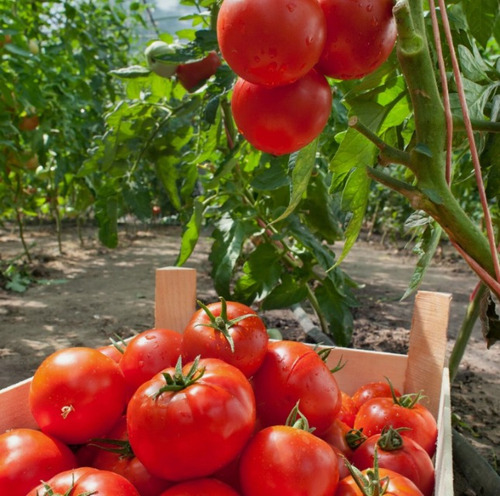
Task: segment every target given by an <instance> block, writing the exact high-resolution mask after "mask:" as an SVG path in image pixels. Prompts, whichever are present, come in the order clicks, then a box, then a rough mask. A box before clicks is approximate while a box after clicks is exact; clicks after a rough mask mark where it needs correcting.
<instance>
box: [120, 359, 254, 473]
mask: <svg viewBox="0 0 500 496" xmlns="http://www.w3.org/2000/svg"><path fill="white" fill-rule="evenodd" d="M254 425H255V398H254V395H253V391H252V386H251V385H250V383H249V381H248V379H247V378H246V377H245V376H244V375H243V373H242V372H241V371H240V370H239V369H237V368H236V367H234V366H233V365H230V364H228V363H226V362H223V361H222V360H219V359H216V358H202V359H200V360H195V361H194V362H192V363H188V364H186V365H185V366H184V367H182V365H181V361H180V360H179V362H178V364H177V365H176V367H175V368H168V369H165V370H164V371H163V372H161V373H159V374H157V375H155V376H154V377H153V378H152V379H151V380H149V381H147V382H146V383H144V384H143V385H142V386H140V387H139V389H138V390H137V391H136V392H135V393H134V395H133V396H132V398H131V399H130V402H129V404H128V409H127V429H128V434H129V440H130V445H131V446H132V450H133V451H134V453H135V454H136V456H137V458H139V460H140V461H141V462H142V463H143V464H144V466H145V467H146V468H147V469H148V471H149V472H151V473H152V474H154V475H157V476H158V477H163V478H165V479H167V480H172V481H181V480H186V479H192V478H197V477H205V476H208V475H211V474H212V473H214V472H215V471H216V470H218V469H220V468H222V467H223V466H224V465H227V464H228V463H229V462H230V461H231V460H232V459H233V458H235V457H236V456H237V455H238V454H239V452H240V451H241V449H242V448H243V446H244V445H245V443H246V442H247V441H248V439H249V438H250V436H251V435H252V433H253V430H254Z"/></svg>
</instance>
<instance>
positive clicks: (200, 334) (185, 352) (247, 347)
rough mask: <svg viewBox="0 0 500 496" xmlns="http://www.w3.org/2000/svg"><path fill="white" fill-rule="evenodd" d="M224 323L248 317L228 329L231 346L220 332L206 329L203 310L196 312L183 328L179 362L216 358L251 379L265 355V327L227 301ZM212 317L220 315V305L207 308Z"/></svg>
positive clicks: (243, 307) (244, 309) (248, 311)
mask: <svg viewBox="0 0 500 496" xmlns="http://www.w3.org/2000/svg"><path fill="white" fill-rule="evenodd" d="M226 303H227V319H228V320H232V319H234V318H237V317H239V316H243V315H250V314H252V315H255V317H248V318H245V319H243V320H241V321H239V322H238V323H237V324H235V325H233V326H231V327H230V328H229V330H228V334H229V336H230V337H231V339H232V340H233V343H234V352H233V351H231V345H230V343H229V341H228V340H227V339H226V337H225V336H224V334H222V332H221V331H218V330H216V329H213V328H211V327H208V326H207V325H206V324H209V323H210V318H209V316H208V314H207V313H206V312H205V310H204V309H203V308H200V309H199V310H197V311H196V312H195V313H194V315H193V316H192V318H191V320H190V321H189V322H188V324H187V325H186V327H185V328H184V332H183V334H182V345H181V349H182V358H183V361H184V362H189V361H192V360H194V359H195V358H196V356H198V355H200V356H201V357H203V358H219V359H221V360H224V361H225V362H227V363H230V364H231V365H234V366H235V367H237V368H238V369H240V370H241V371H242V372H243V374H245V376H246V377H250V376H252V375H253V374H254V373H255V372H256V371H257V369H258V368H259V367H260V365H261V364H262V361H263V360H264V356H265V354H266V351H267V343H268V341H269V337H268V334H267V330H266V326H265V324H264V322H263V321H262V319H261V318H260V317H259V316H258V315H257V313H256V312H255V311H254V310H253V309H251V308H250V307H248V306H247V305H243V304H242V303H237V302H232V301H228V302H226ZM207 308H208V309H209V310H210V312H211V313H212V314H213V315H214V317H219V316H220V314H221V308H222V303H221V302H215V303H211V304H209V305H207Z"/></svg>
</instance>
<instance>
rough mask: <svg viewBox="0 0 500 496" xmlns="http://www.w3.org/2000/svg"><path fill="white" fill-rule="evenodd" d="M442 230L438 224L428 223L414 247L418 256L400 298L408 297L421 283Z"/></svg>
mask: <svg viewBox="0 0 500 496" xmlns="http://www.w3.org/2000/svg"><path fill="white" fill-rule="evenodd" d="M442 232H443V230H442V229H441V227H440V226H439V225H438V224H436V223H434V222H432V223H429V224H428V227H427V229H426V230H425V231H424V233H423V235H422V238H421V240H420V241H419V242H418V243H417V245H416V246H415V248H414V251H415V252H416V253H418V255H419V257H418V261H417V264H416V266H415V270H414V271H413V274H412V276H411V278H410V282H409V283H408V288H407V289H406V291H405V293H404V295H403V296H402V297H401V300H404V299H406V298H408V296H410V295H412V294H413V293H414V292H415V291H416V290H417V289H418V287H419V286H420V284H421V283H422V280H423V278H424V275H425V273H426V271H427V269H428V268H429V266H430V264H431V262H432V258H433V257H434V254H435V253H436V250H437V247H438V246H439V241H440V240H441V234H442Z"/></svg>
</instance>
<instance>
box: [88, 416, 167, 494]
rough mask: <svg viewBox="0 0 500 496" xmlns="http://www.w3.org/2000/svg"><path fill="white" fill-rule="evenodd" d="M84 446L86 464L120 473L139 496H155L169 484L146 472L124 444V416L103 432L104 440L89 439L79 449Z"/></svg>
mask: <svg viewBox="0 0 500 496" xmlns="http://www.w3.org/2000/svg"><path fill="white" fill-rule="evenodd" d="M85 449H87V453H86V457H87V458H86V462H87V464H89V465H90V466H92V467H94V468H98V469H99V470H108V471H110V472H115V473H117V474H120V475H122V476H123V477H125V478H126V479H127V480H128V481H130V482H131V483H132V484H133V485H134V487H135V488H136V489H137V490H138V491H139V493H140V495H141V496H158V494H160V492H161V491H164V490H165V489H167V488H168V487H170V486H171V485H172V483H171V482H169V481H167V480H165V479H161V478H159V477H156V476H154V475H152V474H150V473H149V472H148V471H147V470H146V468H145V467H144V465H143V464H142V463H141V462H140V460H139V459H138V458H137V457H136V456H135V455H134V453H133V451H132V449H131V447H130V444H129V443H128V434H127V419H126V417H125V416H122V417H121V418H120V420H119V421H118V423H117V424H116V425H115V427H114V428H113V429H111V431H109V432H108V433H107V434H106V436H105V439H102V440H94V441H91V442H90V443H89V444H88V445H87V446H84V447H83V448H82V450H85ZM89 451H90V453H89Z"/></svg>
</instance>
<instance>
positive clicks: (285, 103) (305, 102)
mask: <svg viewBox="0 0 500 496" xmlns="http://www.w3.org/2000/svg"><path fill="white" fill-rule="evenodd" d="M331 105H332V91H331V88H330V85H329V84H328V81H327V80H326V79H325V77H324V76H323V75H322V74H320V73H319V72H317V71H315V70H314V69H313V70H311V71H309V72H308V73H307V74H306V75H305V76H303V77H301V78H300V79H298V80H297V81H295V82H293V83H291V84H287V85H284V86H277V87H266V86H262V85H259V84H253V83H250V82H248V81H245V80H244V79H242V78H239V79H238V80H237V81H236V84H235V86H234V90H233V96H232V100H231V108H232V111H233V117H234V120H235V122H236V125H237V127H238V130H239V131H240V133H241V134H242V135H243V136H244V137H245V139H246V140H247V141H248V142H250V143H251V144H252V145H253V146H254V147H255V148H257V149H258V150H261V151H263V152H266V153H270V154H272V155H284V154H287V153H292V152H295V151H297V150H300V149H301V148H303V147H304V146H306V145H308V144H309V143H311V142H312V141H313V140H314V139H315V138H316V137H317V136H319V134H321V132H322V131H323V129H324V127H325V125H326V123H327V121H328V118H329V116H330V112H331Z"/></svg>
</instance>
